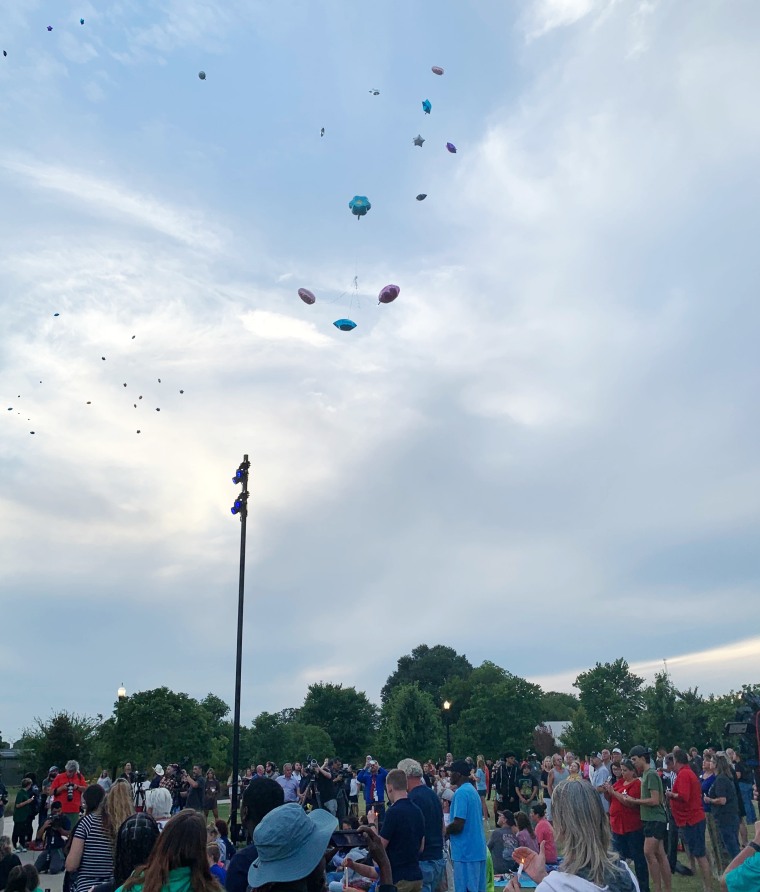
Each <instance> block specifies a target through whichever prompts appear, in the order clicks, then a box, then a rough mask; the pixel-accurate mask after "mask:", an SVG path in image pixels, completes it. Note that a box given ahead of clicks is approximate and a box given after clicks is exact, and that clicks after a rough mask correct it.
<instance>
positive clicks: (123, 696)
mask: <svg viewBox="0 0 760 892" xmlns="http://www.w3.org/2000/svg"><path fill="white" fill-rule="evenodd" d="M116 696H117V697H118V698H119V702H121V701H122V700H126V699H127V689H126V688H125V687H124V682H122V683H121V687H120V688H119V690H118V691H117V692H116Z"/></svg>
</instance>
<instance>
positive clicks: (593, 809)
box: [509, 780, 639, 892]
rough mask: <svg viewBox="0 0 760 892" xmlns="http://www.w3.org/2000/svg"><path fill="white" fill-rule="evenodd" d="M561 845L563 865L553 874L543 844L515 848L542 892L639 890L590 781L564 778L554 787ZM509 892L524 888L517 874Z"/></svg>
mask: <svg viewBox="0 0 760 892" xmlns="http://www.w3.org/2000/svg"><path fill="white" fill-rule="evenodd" d="M552 808H553V811H554V829H555V830H556V832H557V844H558V846H559V847H560V848H561V849H562V851H563V852H564V859H563V861H562V863H561V864H560V867H559V870H555V871H553V872H552V873H548V872H547V870H546V859H545V857H544V847H543V845H542V846H541V848H540V850H539V852H538V853H536V852H534V851H532V850H531V849H528V848H519V849H515V851H514V859H515V861H517V862H518V863H521V864H522V865H523V867H524V870H525V873H526V874H527V875H528V876H529V877H530V878H531V879H532V880H533V881H534V882H535V883H537V884H538V889H539V890H541V892H591V890H592V889H593V888H594V887H596V889H599V890H602V889H604V890H608V892H639V884H638V882H637V881H636V877H635V876H634V875H633V873H632V872H631V870H630V868H629V867H628V865H627V864H626V863H625V862H624V861H622V862H621V861H620V860H619V859H618V856H617V855H616V854H615V853H614V852H613V851H612V850H611V848H610V824H609V821H608V820H607V815H606V814H605V813H604V809H603V808H602V803H601V800H600V798H599V794H598V793H597V792H596V790H595V789H594V788H593V787H592V786H591V784H583V783H573V782H572V781H570V780H564V781H562V782H561V783H559V784H558V785H557V786H556V787H555V788H554V791H553V792H552ZM509 892H520V885H519V882H518V880H517V878H516V877H515V878H513V879H512V880H511V881H510V883H509Z"/></svg>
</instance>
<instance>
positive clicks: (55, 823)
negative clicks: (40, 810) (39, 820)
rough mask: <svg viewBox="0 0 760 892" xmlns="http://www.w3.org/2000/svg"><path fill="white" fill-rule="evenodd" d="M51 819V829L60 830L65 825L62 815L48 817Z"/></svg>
mask: <svg viewBox="0 0 760 892" xmlns="http://www.w3.org/2000/svg"><path fill="white" fill-rule="evenodd" d="M48 821H50V829H51V830H60V829H61V827H63V817H62V815H51V816H50V817H49V818H48Z"/></svg>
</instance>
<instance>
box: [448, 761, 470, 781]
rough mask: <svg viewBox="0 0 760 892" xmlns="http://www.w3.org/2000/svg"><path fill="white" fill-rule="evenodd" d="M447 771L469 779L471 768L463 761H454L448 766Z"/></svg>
mask: <svg viewBox="0 0 760 892" xmlns="http://www.w3.org/2000/svg"><path fill="white" fill-rule="evenodd" d="M449 771H453V772H456V773H457V774H461V775H462V777H469V776H470V771H472V766H471V765H470V763H469V762H467V761H466V760H465V759H454V761H453V762H452V763H451V765H449Z"/></svg>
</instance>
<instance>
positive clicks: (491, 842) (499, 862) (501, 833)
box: [486, 811, 519, 874]
mask: <svg viewBox="0 0 760 892" xmlns="http://www.w3.org/2000/svg"><path fill="white" fill-rule="evenodd" d="M510 815H512V812H510ZM511 820H512V821H514V815H512V817H511ZM510 836H511V837H512V844H511V845H510V840H509V839H508V837H510ZM486 845H487V846H488V850H489V851H490V853H491V858H492V859H493V869H494V873H497V874H504V873H509V872H510V871H512V870H514V863H515V862H514V861H513V860H512V852H513V851H514V850H515V849H516V848H517V846H518V845H519V843H518V842H517V835H516V834H514V833H512V831H511V829H510V828H509V827H508V826H507V818H506V814H505V813H504V812H503V811H500V812H497V813H496V828H495V829H494V830H492V831H491V835H490V837H489V839H488V842H487V843H486Z"/></svg>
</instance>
